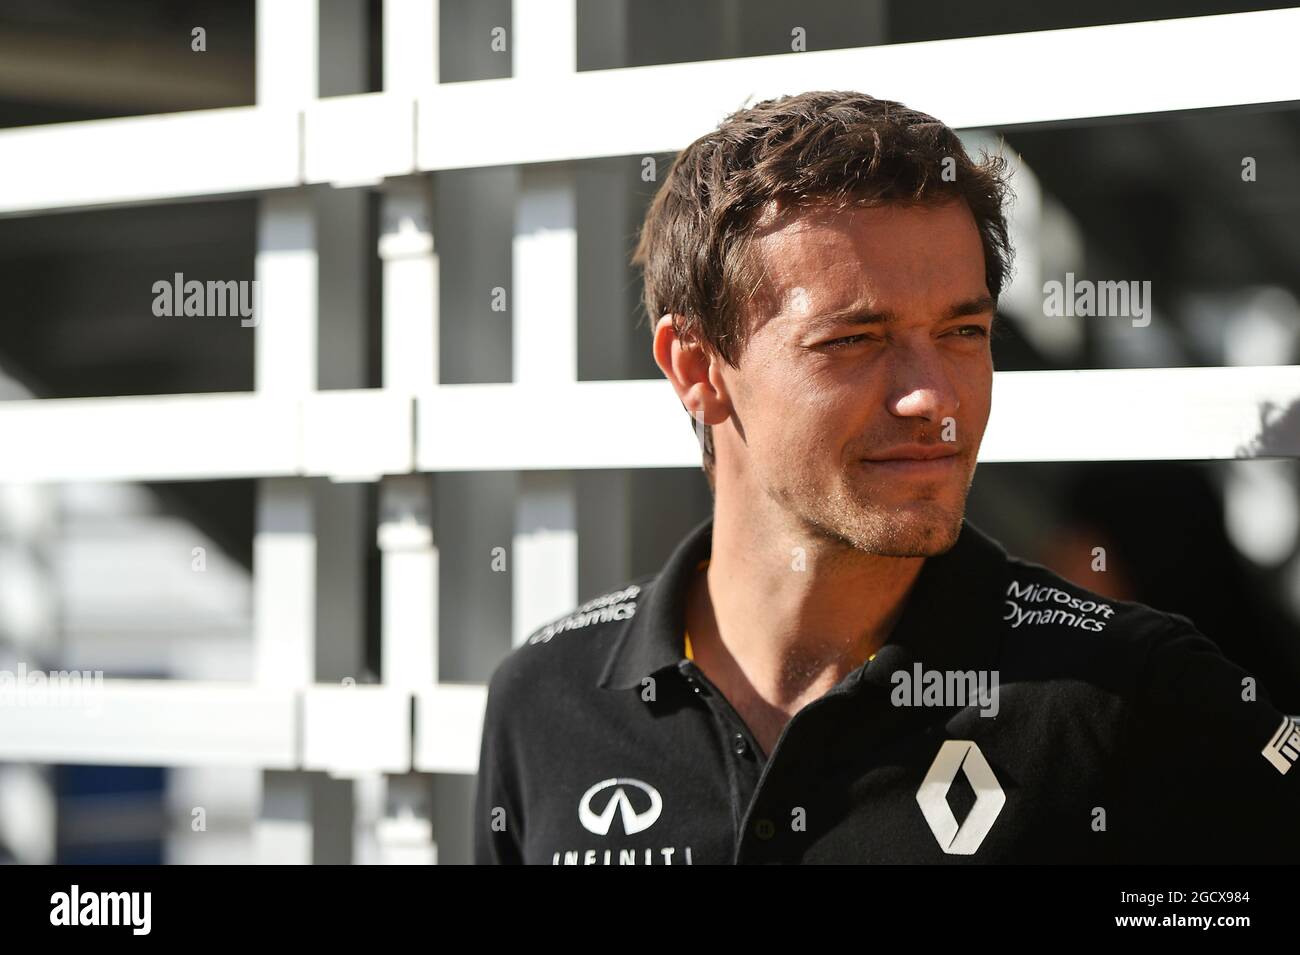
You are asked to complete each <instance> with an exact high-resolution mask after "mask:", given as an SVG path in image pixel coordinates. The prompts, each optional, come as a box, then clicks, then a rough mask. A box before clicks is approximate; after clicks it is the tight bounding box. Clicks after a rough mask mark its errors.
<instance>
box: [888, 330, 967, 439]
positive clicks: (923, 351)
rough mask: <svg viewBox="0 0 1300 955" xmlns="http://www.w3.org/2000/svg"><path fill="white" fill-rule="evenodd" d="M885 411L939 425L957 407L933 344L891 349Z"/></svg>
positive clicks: (951, 386) (948, 376)
mask: <svg viewBox="0 0 1300 955" xmlns="http://www.w3.org/2000/svg"><path fill="white" fill-rule="evenodd" d="M890 372H891V386H890V391H889V395H890V397H889V410H890V412H891V413H892V414H895V415H898V416H899V417H900V418H924V419H925V420H926V421H928V422H933V423H935V424H939V423H941V422H942V421H943V419H944V418H948V417H954V416H955V415H956V414H957V409H958V407H960V405H961V400H960V398H958V396H957V389H956V387H955V386H954V384H953V380H952V377H951V376H950V375H949V371H948V368H947V366H946V364H945V363H944V360H943V357H942V355H940V354H939V350H938V349H937V348H936V347H935V346H934V345H933V344H928V343H927V344H923V345H908V346H902V347H899V348H897V349H896V350H895V353H894V355H893V356H892V362H891V368H890Z"/></svg>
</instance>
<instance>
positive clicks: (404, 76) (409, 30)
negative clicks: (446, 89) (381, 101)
mask: <svg viewBox="0 0 1300 955" xmlns="http://www.w3.org/2000/svg"><path fill="white" fill-rule="evenodd" d="M438 15H439V0H384V92H386V93H397V92H400V93H419V91H420V90H422V89H425V88H426V87H428V86H431V85H433V84H434V83H437V82H438V18H439V16H438Z"/></svg>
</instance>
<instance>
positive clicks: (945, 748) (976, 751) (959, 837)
mask: <svg viewBox="0 0 1300 955" xmlns="http://www.w3.org/2000/svg"><path fill="white" fill-rule="evenodd" d="M959 772H962V773H965V774H966V780H967V782H969V783H970V785H971V789H973V790H975V805H973V806H971V808H970V814H969V815H967V816H966V821H965V822H963V823H962V824H961V825H960V826H958V825H957V817H956V816H954V815H953V814H952V807H951V806H949V805H948V790H949V789H951V788H952V784H953V782H954V780H956V779H957V774H958V773H959ZM916 801H917V803H918V804H919V805H920V807H921V812H922V814H923V815H924V816H925V821H926V822H928V823H929V824H930V831H931V832H933V833H934V837H935V838H936V839H938V840H939V848H940V849H942V850H943V851H944V852H946V853H947V854H948V855H958V856H968V855H973V854H974V852H975V850H976V849H978V848H979V847H980V843H982V842H983V841H984V837H985V836H987V835H988V834H989V830H990V829H992V828H993V823H994V821H995V820H996V819H997V818H998V813H1000V812H1001V811H1002V806H1003V804H1005V803H1006V801H1007V794H1006V793H1004V792H1003V791H1002V787H1001V786H1000V785H998V778H997V777H996V776H994V775H993V768H992V767H991V766H989V762H988V760H987V759H985V758H984V754H983V753H981V752H980V748H979V747H978V746H976V745H975V744H974V742H972V741H971V740H968V739H950V740H945V741H944V744H943V745H942V746H941V747H939V755H938V756H936V757H935V758H934V762H933V763H932V764H931V765H930V771H929V772H928V773H926V774H925V779H924V780H923V781H922V782H921V788H920V789H918V790H917V791H916Z"/></svg>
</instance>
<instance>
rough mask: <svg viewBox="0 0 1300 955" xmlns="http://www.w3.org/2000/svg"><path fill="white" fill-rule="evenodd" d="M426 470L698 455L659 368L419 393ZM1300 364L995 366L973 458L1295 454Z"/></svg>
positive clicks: (629, 462)
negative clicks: (626, 375)
mask: <svg viewBox="0 0 1300 955" xmlns="http://www.w3.org/2000/svg"><path fill="white" fill-rule="evenodd" d="M416 401H417V412H416V454H417V466H418V467H419V469H420V470H424V471H459V470H493V469H503V470H530V469H535V468H543V469H546V468H550V469H558V468H622V467H698V466H699V463H700V452H699V446H698V444H697V442H696V439H695V436H694V435H693V434H692V432H691V424H690V420H689V418H688V417H687V415H686V412H685V411H683V410H682V407H681V402H680V401H679V400H678V399H677V396H676V395H675V394H674V393H673V391H672V389H671V387H670V386H669V385H668V382H667V381H654V380H646V381H622V382H605V381H600V382H579V383H576V384H572V385H556V386H549V387H542V386H532V385H445V386H443V387H441V388H438V389H435V390H434V391H432V392H427V393H424V394H422V395H419V396H418V397H417V399H416ZM1293 408H1300V367H1297V366H1274V367H1259V368H1142V369H1121V370H1086V371H1030V372H998V373H996V374H995V375H994V383H993V413H992V416H991V418H990V422H989V427H988V431H987V432H986V434H985V437H984V441H983V444H982V446H981V449H980V460H981V461H985V462H994V461H1025V462H1032V461H1106V460H1153V461H1155V460H1192V461H1196V460H1221V459H1231V458H1255V457H1261V458H1272V457H1287V458H1291V457H1300V426H1297V424H1296V423H1295V412H1293V413H1292V414H1291V415H1290V416H1289V417H1287V418H1286V419H1285V420H1277V421H1274V420H1273V417H1278V418H1280V417H1281V415H1282V414H1283V413H1284V412H1285V411H1286V410H1287V409H1293Z"/></svg>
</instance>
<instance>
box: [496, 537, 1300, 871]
mask: <svg viewBox="0 0 1300 955" xmlns="http://www.w3.org/2000/svg"><path fill="white" fill-rule="evenodd" d="M711 534H712V519H709V520H706V521H704V522H702V523H701V524H699V525H698V526H697V527H696V528H695V529H694V530H693V531H692V532H691V533H690V534H689V535H688V536H687V537H686V539H685V540H683V541H682V542H681V543H680V544H679V545H678V547H677V549H676V550H675V551H674V553H673V554H672V556H671V557H670V558H669V560H668V562H667V564H666V565H665V566H664V568H663V570H662V571H661V572H660V573H659V574H658V575H655V576H653V577H648V578H644V579H642V580H638V581H634V582H632V583H630V584H628V585H627V586H626V587H623V588H621V589H620V590H617V591H614V592H612V593H609V594H605V595H603V596H601V597H598V598H596V599H595V600H592V601H589V602H587V603H586V604H583V605H582V606H581V607H579V608H577V609H576V610H575V611H574V612H573V613H571V614H568V615H566V616H564V617H561V618H559V619H557V620H555V621H552V622H551V623H549V624H548V625H547V626H545V627H542V628H541V629H539V630H537V631H536V632H535V633H533V634H532V635H531V636H530V637H529V639H528V640H527V641H526V642H525V643H524V644H522V645H521V646H519V647H517V648H515V649H514V650H513V651H511V653H510V654H509V655H508V656H507V657H506V658H505V659H504V660H503V661H502V662H501V663H500V665H499V666H498V667H497V669H496V670H495V671H494V673H493V675H492V678H491V680H490V683H489V689H488V700H487V709H486V713H485V718H484V726H483V742H482V749H481V754H480V763H479V776H478V782H477V791H476V797H475V832H474V855H475V860H476V862H480V863H519V862H523V863H539V864H561V865H563V864H579V865H586V864H597V865H645V864H653V865H661V864H674V865H678V864H701V863H737V862H738V863H757V862H763V863H768V862H772V863H795V862H807V863H823V862H885V863H923V862H924V863H969V862H977V863H978V862H1000V863H1006V862H1016V863H1024V862H1101V861H1116V862H1218V861H1245V862H1250V861H1289V862H1296V861H1300V767H1297V766H1296V765H1295V764H1296V763H1297V761H1300V727H1298V726H1297V725H1296V723H1295V722H1293V721H1292V720H1291V719H1290V718H1289V717H1284V715H1283V714H1282V713H1281V712H1279V711H1278V710H1277V709H1276V708H1274V707H1273V706H1272V705H1270V703H1269V702H1268V700H1267V696H1266V694H1265V692H1264V690H1263V687H1262V686H1255V685H1254V681H1253V679H1252V678H1251V677H1249V676H1248V674H1246V673H1245V672H1244V671H1242V670H1241V669H1240V668H1239V667H1237V666H1236V665H1234V664H1233V663H1231V662H1229V661H1228V660H1227V659H1226V658H1225V657H1224V656H1223V655H1222V654H1221V653H1220V652H1219V650H1218V649H1217V647H1216V646H1215V645H1214V644H1213V643H1212V642H1211V641H1210V640H1208V639H1207V638H1206V637H1205V636H1203V635H1202V634H1200V633H1199V632H1197V630H1196V628H1195V626H1194V625H1193V624H1192V622H1191V621H1190V620H1188V619H1187V618H1185V617H1182V616H1179V615H1176V614H1169V613H1162V612H1160V611H1157V610H1153V609H1151V608H1150V607H1147V606H1144V605H1142V604H1138V603H1129V602H1122V601H1114V600H1109V599H1106V598H1104V597H1100V596H1098V595H1096V594H1094V593H1091V592H1089V591H1087V590H1085V589H1083V588H1081V587H1079V586H1077V585H1075V584H1072V583H1069V582H1067V581H1066V580H1064V579H1063V578H1061V577H1059V576H1057V575H1055V574H1053V573H1052V572H1051V571H1049V570H1047V569H1046V568H1044V567H1042V566H1039V565H1037V564H1033V563H1029V562H1027V561H1023V560H1020V559H1017V558H1014V557H1011V556H1009V555H1008V554H1007V553H1006V551H1005V550H1004V549H1003V548H1002V546H1001V545H1000V544H998V543H997V542H996V541H994V540H992V539H990V538H989V537H988V536H986V535H985V534H983V533H982V532H980V531H979V530H977V529H976V528H975V527H973V526H972V525H971V524H970V523H969V522H965V523H963V526H962V531H961V534H960V536H959V538H958V541H957V543H956V545H955V546H954V547H953V548H952V549H951V550H949V551H947V552H946V553H944V554H942V555H939V556H936V557H931V558H928V559H927V560H926V561H925V563H924V564H923V565H922V569H921V572H920V574H919V576H918V578H917V581H916V584H915V586H914V588H913V590H912V591H911V593H910V594H909V596H908V599H907V602H906V605H905V607H904V610H903V613H902V615H901V618H900V619H899V621H898V623H897V625H896V626H895V628H894V631H893V632H892V633H891V635H890V638H889V640H888V641H887V642H886V644H885V645H884V646H883V647H882V648H881V650H880V651H879V652H878V653H877V654H876V656H875V657H874V659H872V660H870V661H868V662H867V663H865V664H863V665H862V666H861V667H859V668H857V669H856V670H854V671H853V672H851V673H850V674H848V675H847V676H846V677H844V679H842V680H841V681H840V682H839V683H838V684H836V685H835V686H834V687H833V688H832V689H831V690H829V691H828V692H827V693H826V694H825V695H823V696H821V697H819V698H818V699H816V700H813V701H812V702H810V703H809V704H807V705H806V706H805V707H804V708H803V709H801V710H800V711H799V712H798V713H796V714H795V716H794V717H793V718H792V719H791V720H790V721H789V722H788V723H787V724H786V726H785V728H784V730H783V731H782V733H781V736H780V739H779V740H778V742H777V743H776V745H775V746H774V748H773V750H772V752H771V754H770V755H769V756H768V757H767V758H764V757H763V756H762V754H761V753H760V751H759V750H758V748H757V747H756V745H755V742H754V737H753V735H752V734H751V733H750V731H749V729H748V728H747V727H746V726H745V724H744V723H743V721H742V720H741V719H740V718H739V716H738V715H737V713H736V711H735V710H734V709H733V707H732V706H731V705H730V703H729V702H728V701H727V699H726V698H725V697H724V696H723V695H722V694H721V693H719V692H718V690H717V689H716V688H715V687H714V686H713V685H712V683H711V682H710V681H709V679H708V678H707V677H706V676H705V675H704V673H703V672H702V671H701V670H700V669H699V668H698V667H697V666H696V665H695V663H694V662H693V661H692V660H690V659H688V658H687V657H686V655H685V652H684V650H685V647H684V642H683V634H684V622H685V613H684V610H685V596H686V590H687V585H688V583H689V581H690V578H691V575H692V574H693V573H694V572H695V569H696V567H697V565H698V564H699V563H700V562H701V561H702V560H706V559H708V557H709V555H710V549H711V539H712V537H711ZM995 678H996V683H995V682H994V680H995ZM981 681H982V682H981Z"/></svg>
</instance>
